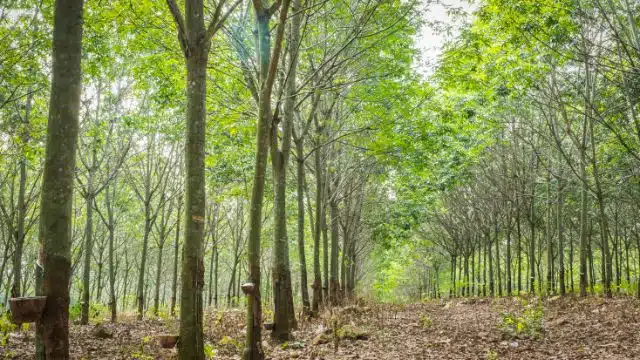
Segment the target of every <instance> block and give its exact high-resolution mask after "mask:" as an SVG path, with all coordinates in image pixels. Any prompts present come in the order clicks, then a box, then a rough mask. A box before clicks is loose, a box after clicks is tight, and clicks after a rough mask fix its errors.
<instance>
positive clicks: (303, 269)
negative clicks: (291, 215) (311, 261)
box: [296, 139, 311, 315]
mask: <svg viewBox="0 0 640 360" xmlns="http://www.w3.org/2000/svg"><path fill="white" fill-rule="evenodd" d="M296 157H297V162H296V165H297V194H296V197H297V199H298V257H299V258H300V292H301V294H302V311H303V314H304V315H311V303H310V302H309V289H308V280H307V259H306V255H305V249H304V241H305V240H304V188H305V172H304V143H303V142H302V139H299V140H297V141H296Z"/></svg>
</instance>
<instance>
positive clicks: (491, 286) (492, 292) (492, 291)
mask: <svg viewBox="0 0 640 360" xmlns="http://www.w3.org/2000/svg"><path fill="white" fill-rule="evenodd" d="M486 238H487V253H488V254H487V256H488V257H489V296H491V297H493V296H495V282H494V276H493V272H494V271H493V252H492V248H493V245H492V244H491V230H487V233H486Z"/></svg>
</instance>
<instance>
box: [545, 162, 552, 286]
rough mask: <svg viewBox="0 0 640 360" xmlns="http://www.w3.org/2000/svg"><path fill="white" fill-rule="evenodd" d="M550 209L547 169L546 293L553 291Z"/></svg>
mask: <svg viewBox="0 0 640 360" xmlns="http://www.w3.org/2000/svg"><path fill="white" fill-rule="evenodd" d="M552 222H553V218H552V211H551V172H550V171H547V228H546V234H545V236H546V238H547V295H551V294H553V293H554V286H553V241H552V239H551V235H552V234H551V229H552Z"/></svg>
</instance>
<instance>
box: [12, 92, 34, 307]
mask: <svg viewBox="0 0 640 360" xmlns="http://www.w3.org/2000/svg"><path fill="white" fill-rule="evenodd" d="M32 99H33V92H29V95H27V102H26V105H25V115H24V121H23V125H22V126H23V127H24V128H23V129H22V136H21V137H22V139H21V140H22V146H23V147H26V146H27V144H28V142H29V118H30V115H31V103H32ZM25 151H26V149H22V151H20V183H19V187H18V206H17V207H18V218H17V219H16V221H17V225H16V231H15V238H14V244H15V250H14V253H13V286H12V288H11V296H12V297H20V296H22V291H21V289H20V280H21V279H22V253H23V247H24V238H25V236H26V234H25V230H24V221H25V219H26V217H27V204H26V201H25V192H26V187H27V156H26V154H25Z"/></svg>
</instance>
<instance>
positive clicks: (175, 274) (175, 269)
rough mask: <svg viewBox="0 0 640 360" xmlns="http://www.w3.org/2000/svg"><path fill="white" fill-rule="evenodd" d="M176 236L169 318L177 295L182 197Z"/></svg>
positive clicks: (173, 310)
mask: <svg viewBox="0 0 640 360" xmlns="http://www.w3.org/2000/svg"><path fill="white" fill-rule="evenodd" d="M176 214H177V216H178V219H177V220H176V234H175V240H174V242H173V277H172V279H173V280H172V281H171V306H170V308H171V309H170V310H169V311H170V312H171V316H175V314H176V312H175V309H176V299H177V294H178V254H179V253H180V219H181V218H182V197H180V199H179V200H178V212H177V213H176Z"/></svg>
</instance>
